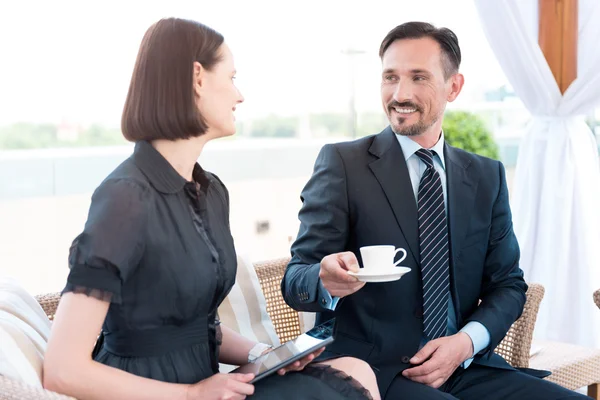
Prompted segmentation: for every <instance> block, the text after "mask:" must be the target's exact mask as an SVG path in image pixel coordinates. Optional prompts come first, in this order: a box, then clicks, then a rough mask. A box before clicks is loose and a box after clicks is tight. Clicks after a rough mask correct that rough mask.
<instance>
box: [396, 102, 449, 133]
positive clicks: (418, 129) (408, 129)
mask: <svg viewBox="0 0 600 400" xmlns="http://www.w3.org/2000/svg"><path fill="white" fill-rule="evenodd" d="M394 108H411V109H412V108H414V109H415V110H416V112H418V113H419V114H420V116H421V118H419V120H418V121H417V122H415V123H414V124H412V125H409V126H405V127H401V126H400V125H402V123H403V122H404V121H405V120H406V118H403V117H398V118H397V120H396V122H397V125H398V126H394V125H395V124H394V121H392V110H393V109H394ZM388 113H389V114H388V115H389V116H390V126H391V127H392V131H394V133H395V134H396V135H402V136H419V135H422V134H423V133H424V132H425V131H426V130H427V129H429V128H430V127H431V126H432V125H433V124H435V123H436V122H437V120H438V118H439V115H435V116H434V117H433V118H432V119H430V120H429V121H424V120H423V109H422V108H421V107H419V106H417V105H416V104H414V103H410V102H403V103H398V102H396V101H392V102H391V103H390V104H388Z"/></svg>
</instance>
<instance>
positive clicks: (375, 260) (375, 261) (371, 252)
mask: <svg viewBox="0 0 600 400" xmlns="http://www.w3.org/2000/svg"><path fill="white" fill-rule="evenodd" d="M399 252H402V253H404V255H403V256H402V258H400V259H399V260H398V261H396V262H394V258H396V254H398V253H399ZM360 255H361V257H362V263H363V270H364V271H365V272H366V271H367V270H368V271H371V272H373V271H378V270H386V269H390V268H394V267H397V266H398V264H400V263H401V262H402V261H404V259H405V258H406V250H404V249H403V248H398V249H396V248H395V247H394V246H391V245H390V246H388V245H380V246H364V247H361V248H360Z"/></svg>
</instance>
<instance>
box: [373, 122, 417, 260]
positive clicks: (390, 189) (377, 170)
mask: <svg viewBox="0 0 600 400" xmlns="http://www.w3.org/2000/svg"><path fill="white" fill-rule="evenodd" d="M369 152H370V153H371V154H373V155H374V156H375V157H377V160H375V161H373V162H371V163H370V164H369V167H370V168H371V171H373V174H374V175H375V177H376V178H377V180H378V181H379V184H380V185H381V187H382V188H383V191H384V192H385V195H386V197H387V199H388V202H389V203H390V207H391V208H392V211H393V212H394V216H395V217H396V221H397V222H398V224H399V225H400V229H401V231H402V234H403V235H404V238H405V240H406V242H407V243H408V247H409V249H407V250H410V253H411V254H412V256H413V258H414V259H415V262H417V263H419V262H420V256H419V240H418V238H419V232H418V229H419V227H418V216H417V204H416V202H415V195H414V193H413V190H412V185H411V182H410V176H409V174H408V167H407V166H406V160H405V159H404V154H403V153H402V148H401V147H400V144H399V143H398V139H397V138H396V134H395V133H394V132H393V131H392V129H391V128H390V127H387V128H386V129H385V130H384V131H382V132H381V133H380V134H379V135H377V136H375V139H374V140H373V144H372V145H371V147H370V149H369Z"/></svg>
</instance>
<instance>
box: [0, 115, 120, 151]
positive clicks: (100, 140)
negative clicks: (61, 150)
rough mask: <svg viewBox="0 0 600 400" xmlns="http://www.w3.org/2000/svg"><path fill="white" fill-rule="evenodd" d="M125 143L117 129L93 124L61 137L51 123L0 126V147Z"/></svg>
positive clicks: (38, 147) (31, 147)
mask: <svg viewBox="0 0 600 400" xmlns="http://www.w3.org/2000/svg"><path fill="white" fill-rule="evenodd" d="M124 143H126V141H125V138H123V135H121V131H120V130H119V129H114V128H106V127H104V126H102V125H99V124H93V125H90V126H89V127H87V128H86V129H81V130H80V131H79V132H78V133H77V135H76V136H75V137H73V138H70V139H67V138H61V137H60V135H59V134H58V127H57V126H56V125H52V124H32V123H25V122H19V123H16V124H12V125H9V126H3V127H0V149H6V150H12V149H40V148H51V147H84V146H111V145H119V144H124Z"/></svg>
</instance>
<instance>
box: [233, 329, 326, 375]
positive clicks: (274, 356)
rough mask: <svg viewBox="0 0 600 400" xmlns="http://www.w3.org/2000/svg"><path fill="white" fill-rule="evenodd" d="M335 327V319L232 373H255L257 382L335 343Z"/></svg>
mask: <svg viewBox="0 0 600 400" xmlns="http://www.w3.org/2000/svg"><path fill="white" fill-rule="evenodd" d="M333 326H334V319H332V320H329V321H327V322H325V323H324V324H321V325H318V326H315V327H314V328H312V329H311V330H309V331H308V332H306V333H303V334H302V335H300V336H298V337H297V338H295V339H293V340H290V341H289V342H287V343H285V344H283V345H281V346H279V347H276V348H275V349H273V350H272V351H270V352H268V353H267V354H265V355H263V356H261V357H259V358H257V359H256V360H255V361H254V362H253V363H250V364H246V365H243V366H241V367H239V368H238V369H236V370H234V371H232V372H234V373H253V374H254V375H255V378H254V380H253V382H256V381H257V380H259V379H260V378H263V377H265V376H267V375H270V373H273V372H276V371H277V370H278V369H280V368H283V367H284V366H286V365H289V364H291V363H293V362H295V361H296V360H299V359H300V358H302V357H304V356H306V355H308V354H310V353H312V352H314V351H316V350H318V349H320V348H321V347H325V346H327V345H328V344H330V343H331V342H333Z"/></svg>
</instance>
